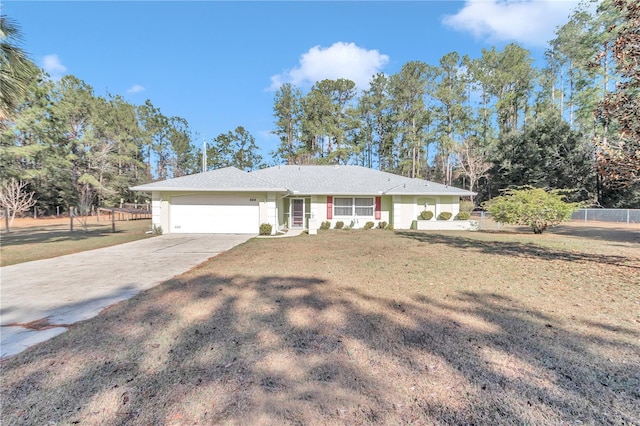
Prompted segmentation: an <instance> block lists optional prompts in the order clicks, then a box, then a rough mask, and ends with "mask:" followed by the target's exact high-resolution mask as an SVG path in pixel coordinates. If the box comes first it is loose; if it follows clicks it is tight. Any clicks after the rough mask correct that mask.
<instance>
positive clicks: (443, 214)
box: [438, 212, 452, 220]
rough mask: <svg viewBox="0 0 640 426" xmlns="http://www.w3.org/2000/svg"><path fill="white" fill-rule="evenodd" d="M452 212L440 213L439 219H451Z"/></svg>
mask: <svg viewBox="0 0 640 426" xmlns="http://www.w3.org/2000/svg"><path fill="white" fill-rule="evenodd" d="M451 216H452V214H451V212H442V213H440V214H439V215H438V220H449V219H451Z"/></svg>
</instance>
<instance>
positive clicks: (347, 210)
mask: <svg viewBox="0 0 640 426" xmlns="http://www.w3.org/2000/svg"><path fill="white" fill-rule="evenodd" d="M373 203H374V199H373V198H372V197H367V198H352V197H349V198H346V197H343V198H340V197H335V198H334V200H333V214H334V215H335V216H367V217H373V210H374V204H373Z"/></svg>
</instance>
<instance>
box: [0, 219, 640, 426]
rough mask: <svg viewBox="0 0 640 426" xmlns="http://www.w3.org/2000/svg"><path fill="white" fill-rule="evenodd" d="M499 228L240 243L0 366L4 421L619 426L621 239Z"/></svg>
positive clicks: (631, 402) (632, 414)
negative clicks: (492, 230)
mask: <svg viewBox="0 0 640 426" xmlns="http://www.w3.org/2000/svg"><path fill="white" fill-rule="evenodd" d="M517 231H518V230H517V229H516V230H515V231H514V229H510V230H508V231H507V232H504V231H501V232H477V233H464V232H448V233H447V232H440V233H437V232H429V233H425V232H420V231H404V232H391V231H381V230H370V231H361V230H360V231H335V230H331V231H324V232H320V233H319V235H317V236H306V235H302V236H299V237H295V238H277V239H276V238H274V239H253V240H250V241H249V242H247V243H246V244H243V245H242V246H239V247H237V248H235V249H233V250H231V251H229V252H226V253H224V254H222V255H220V256H218V257H215V258H213V259H212V260H211V261H209V262H207V263H205V264H203V265H202V266H201V267H199V268H196V269H194V270H192V271H190V272H188V273H186V274H184V275H182V276H180V277H177V278H176V279H173V280H171V281H169V282H167V283H165V284H163V285H160V286H158V287H156V288H154V289H152V290H150V291H147V292H145V293H142V294H140V295H138V296H136V297H135V298H133V299H131V300H129V301H126V302H123V303H120V304H118V305H116V306H114V307H112V308H110V309H108V310H106V311H105V312H103V313H102V314H101V315H100V316H99V317H96V318H94V319H91V320H88V321H85V322H83V323H79V324H77V325H75V326H73V327H71V328H70V330H69V331H68V332H67V333H64V334H62V335H60V336H58V337H56V338H54V339H52V340H51V341H49V342H47V343H44V344H41V345H39V346H37V347H34V348H32V349H30V350H27V351H25V352H23V353H21V354H19V355H17V356H16V357H14V358H11V359H9V360H7V361H5V362H3V363H2V377H3V380H2V413H1V414H2V418H3V424H7V425H9V424H47V423H49V422H58V423H64V424H73V423H79V424H145V425H146V424H218V423H222V424H227V423H230V424H294V423H295V424H335V423H338V424H372V423H384V424H452V425H459V424H575V423H579V422H580V423H582V424H636V423H637V422H638V419H640V278H639V277H640V250H638V248H639V246H638V244H637V242H635V241H637V240H636V239H635V238H636V237H635V236H634V235H632V234H630V235H631V236H630V237H626V236H625V235H627V234H629V233H631V232H632V231H627V232H625V231H624V230H623V231H621V232H619V233H617V234H612V235H615V236H613V237H612V238H608V239H601V238H597V237H593V236H592V235H584V233H582V234H581V233H580V232H572V231H571V228H570V227H569V228H567V227H561V228H559V229H558V231H557V232H555V233H545V234H543V235H541V236H534V235H532V234H530V233H519V232H517ZM635 232H637V231H635Z"/></svg>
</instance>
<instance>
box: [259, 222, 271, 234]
mask: <svg viewBox="0 0 640 426" xmlns="http://www.w3.org/2000/svg"><path fill="white" fill-rule="evenodd" d="M272 229H273V227H272V226H271V224H270V223H263V224H261V225H260V235H271V230H272Z"/></svg>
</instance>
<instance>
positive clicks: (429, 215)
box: [418, 210, 433, 220]
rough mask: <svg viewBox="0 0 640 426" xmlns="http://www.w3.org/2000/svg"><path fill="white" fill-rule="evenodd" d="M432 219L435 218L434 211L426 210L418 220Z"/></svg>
mask: <svg viewBox="0 0 640 426" xmlns="http://www.w3.org/2000/svg"><path fill="white" fill-rule="evenodd" d="M432 217H433V212H432V211H429V210H424V211H422V212H420V216H418V219H420V220H431V218H432Z"/></svg>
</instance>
